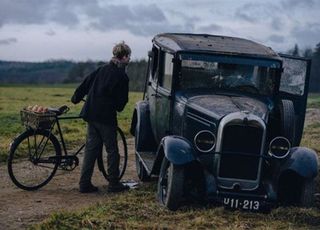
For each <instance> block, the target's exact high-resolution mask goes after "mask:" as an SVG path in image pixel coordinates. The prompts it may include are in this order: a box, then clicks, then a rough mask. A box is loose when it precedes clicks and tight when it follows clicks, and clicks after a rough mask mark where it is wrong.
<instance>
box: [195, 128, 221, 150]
mask: <svg viewBox="0 0 320 230" xmlns="http://www.w3.org/2000/svg"><path fill="white" fill-rule="evenodd" d="M194 145H195V146H196V148H197V149H198V150H199V151H200V152H204V153H207V152H210V151H212V150H213V148H214V147H215V146H216V136H215V135H214V134H213V133H212V132H210V131H209V130H202V131H200V132H198V133H197V134H196V135H195V137H194Z"/></svg>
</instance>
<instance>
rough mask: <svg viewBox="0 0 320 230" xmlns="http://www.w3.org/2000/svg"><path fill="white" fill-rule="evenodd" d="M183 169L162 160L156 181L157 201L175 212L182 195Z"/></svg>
mask: <svg viewBox="0 0 320 230" xmlns="http://www.w3.org/2000/svg"><path fill="white" fill-rule="evenodd" d="M183 185H184V168H183V166H179V165H174V164H172V163H170V162H169V161H168V160H167V159H166V158H164V159H163V161H162V164H161V169H160V175H159V180H158V200H159V202H160V204H162V205H163V206H165V207H167V208H168V209H170V210H172V211H175V210H177V209H178V208H179V204H180V201H181V198H182V195H183Z"/></svg>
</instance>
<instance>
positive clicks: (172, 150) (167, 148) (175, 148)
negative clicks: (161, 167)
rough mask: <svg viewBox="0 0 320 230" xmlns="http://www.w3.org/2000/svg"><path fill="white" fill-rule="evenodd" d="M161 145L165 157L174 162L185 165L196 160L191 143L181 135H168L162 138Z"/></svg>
mask: <svg viewBox="0 0 320 230" xmlns="http://www.w3.org/2000/svg"><path fill="white" fill-rule="evenodd" d="M160 146H161V147H162V148H163V152H164V155H165V157H166V158H167V159H168V160H169V161H170V162H172V163H173V164H176V165H184V164H187V163H189V162H192V161H195V160H196V157H195V152H194V149H193V147H192V145H191V143H190V142H189V141H188V140H187V139H185V138H183V137H181V136H166V137H164V138H162V140H161V143H160Z"/></svg>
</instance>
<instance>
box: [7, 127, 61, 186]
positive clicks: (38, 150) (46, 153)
mask: <svg viewBox="0 0 320 230" xmlns="http://www.w3.org/2000/svg"><path fill="white" fill-rule="evenodd" d="M59 156H61V148H60V144H59V142H58V140H57V139H56V137H55V136H53V134H51V133H50V132H49V131H48V130H36V131H34V130H31V129H30V130H27V131H25V132H24V133H22V134H21V135H20V136H18V137H17V138H16V139H15V140H14V141H13V143H12V144H11V147H10V153H9V158H8V172H9V176H10V178H11V180H12V182H13V183H14V184H15V185H16V186H18V187H19V188H21V189H24V190H36V189H39V188H41V187H42V186H44V185H46V184H47V183H48V182H49V181H50V180H51V179H52V177H53V176H54V174H55V172H56V171H57V168H58V166H59V163H60V158H59Z"/></svg>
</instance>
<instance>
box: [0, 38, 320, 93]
mask: <svg viewBox="0 0 320 230" xmlns="http://www.w3.org/2000/svg"><path fill="white" fill-rule="evenodd" d="M286 53H287V54H291V55H294V56H299V57H305V58H310V59H312V66H311V78H310V86H309V89H310V92H320V43H319V44H317V45H316V47H315V48H314V49H311V48H308V49H305V50H300V49H299V47H298V45H295V46H294V47H293V48H292V49H290V50H289V51H287V52H286ZM102 64H103V62H95V61H86V62H73V61H66V60H53V61H46V62H37V63H35V62H11V61H0V84H6V83H19V84H29V83H30V84H53V83H78V82H81V80H82V79H83V78H84V77H85V76H86V75H87V74H89V73H90V72H92V71H93V70H94V69H96V68H97V67H98V66H99V65H102ZM146 68H147V61H146V60H144V59H142V60H135V61H132V62H131V63H130V65H129V66H128V75H129V78H130V91H142V90H143V86H144V81H145V74H146Z"/></svg>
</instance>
